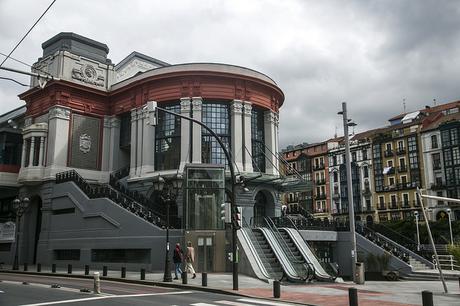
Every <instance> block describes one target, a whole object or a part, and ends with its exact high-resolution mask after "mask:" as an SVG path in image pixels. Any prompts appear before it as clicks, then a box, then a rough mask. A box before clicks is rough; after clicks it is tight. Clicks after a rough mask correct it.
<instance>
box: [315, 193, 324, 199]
mask: <svg viewBox="0 0 460 306" xmlns="http://www.w3.org/2000/svg"><path fill="white" fill-rule="evenodd" d="M315 200H326V194H325V193H321V194H317V195H316V196H315Z"/></svg>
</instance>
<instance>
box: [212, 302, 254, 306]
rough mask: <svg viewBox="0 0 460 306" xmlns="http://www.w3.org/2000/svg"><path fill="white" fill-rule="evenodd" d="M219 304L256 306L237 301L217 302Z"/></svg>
mask: <svg viewBox="0 0 460 306" xmlns="http://www.w3.org/2000/svg"><path fill="white" fill-rule="evenodd" d="M216 303H218V304H224V305H231V306H255V305H254V304H246V303H240V302H235V301H216Z"/></svg>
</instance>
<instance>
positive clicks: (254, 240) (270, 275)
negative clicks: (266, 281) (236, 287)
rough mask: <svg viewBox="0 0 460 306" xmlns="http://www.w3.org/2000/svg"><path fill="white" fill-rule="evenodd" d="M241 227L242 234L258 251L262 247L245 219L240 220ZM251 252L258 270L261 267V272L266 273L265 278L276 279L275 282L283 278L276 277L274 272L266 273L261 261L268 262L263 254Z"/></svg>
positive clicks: (280, 276)
mask: <svg viewBox="0 0 460 306" xmlns="http://www.w3.org/2000/svg"><path fill="white" fill-rule="evenodd" d="M242 225H243V231H242V232H243V233H244V234H246V235H247V238H248V239H249V241H250V242H251V243H252V244H257V245H256V246H254V247H257V246H258V247H259V249H260V250H261V249H262V246H261V245H260V243H259V241H257V238H256V237H255V235H254V232H253V229H252V228H251V227H250V226H249V225H248V223H247V221H246V219H245V218H243V220H242ZM245 230H247V231H245ZM251 251H253V255H254V257H256V259H257V260H258V264H259V268H260V266H262V267H263V270H264V271H265V272H266V275H267V276H268V277H267V278H271V279H276V280H281V279H282V278H283V275H278V274H277V273H275V272H274V271H268V270H267V267H265V265H264V263H263V261H262V259H265V262H268V259H267V257H266V256H265V253H263V252H261V253H262V254H258V253H257V252H256V251H255V250H251ZM262 256H263V258H261V257H262Z"/></svg>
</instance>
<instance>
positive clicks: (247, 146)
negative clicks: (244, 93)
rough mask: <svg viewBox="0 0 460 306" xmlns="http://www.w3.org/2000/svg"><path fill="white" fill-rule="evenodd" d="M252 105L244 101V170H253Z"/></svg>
mask: <svg viewBox="0 0 460 306" xmlns="http://www.w3.org/2000/svg"><path fill="white" fill-rule="evenodd" d="M251 119H252V105H251V102H248V101H244V104H243V148H242V150H243V169H244V172H253V171H254V170H253V168H252V158H251V155H252V125H251Z"/></svg>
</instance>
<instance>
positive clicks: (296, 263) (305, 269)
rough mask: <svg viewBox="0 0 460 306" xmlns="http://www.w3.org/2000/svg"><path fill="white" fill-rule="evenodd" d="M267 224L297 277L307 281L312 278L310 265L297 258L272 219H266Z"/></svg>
mask: <svg viewBox="0 0 460 306" xmlns="http://www.w3.org/2000/svg"><path fill="white" fill-rule="evenodd" d="M265 222H266V224H267V226H268V228H269V229H270V230H271V231H272V232H273V234H274V236H275V239H276V240H277V241H278V243H279V244H281V245H282V249H283V251H284V253H285V254H286V256H287V257H288V259H289V261H290V262H291V264H292V266H293V268H294V270H295V272H296V273H297V275H298V276H299V277H300V278H301V279H302V280H307V279H308V278H309V276H310V268H309V266H308V264H307V263H306V261H301V260H298V259H296V258H295V256H294V254H293V253H292V251H291V249H290V248H289V246H288V244H287V242H286V240H284V238H283V236H281V233H280V231H279V230H278V228H277V227H276V225H275V223H273V220H272V219H271V218H270V217H266V218H265Z"/></svg>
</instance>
